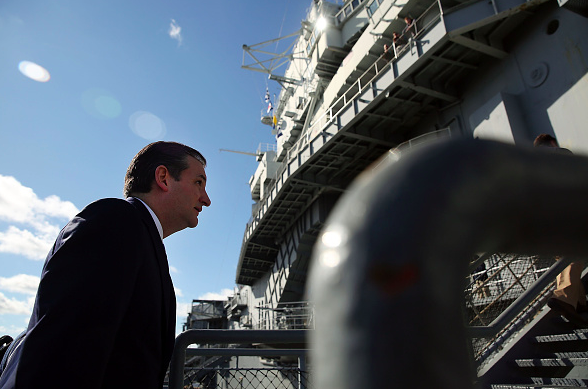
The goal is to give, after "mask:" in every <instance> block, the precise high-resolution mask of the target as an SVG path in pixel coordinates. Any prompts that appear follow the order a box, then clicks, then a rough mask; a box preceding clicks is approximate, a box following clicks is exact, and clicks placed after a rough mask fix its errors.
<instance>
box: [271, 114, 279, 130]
mask: <svg viewBox="0 0 588 389" xmlns="http://www.w3.org/2000/svg"><path fill="white" fill-rule="evenodd" d="M276 124H278V119H277V118H276V115H274V120H273V121H272V128H273V129H274V130H275V129H276Z"/></svg>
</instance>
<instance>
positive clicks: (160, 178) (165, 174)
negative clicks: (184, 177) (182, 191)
mask: <svg viewBox="0 0 588 389" xmlns="http://www.w3.org/2000/svg"><path fill="white" fill-rule="evenodd" d="M171 178H172V177H171V175H170V174H169V170H167V168H166V167H165V166H163V165H159V166H158V167H157V168H155V185H157V186H158V187H159V188H160V189H161V190H163V191H164V192H167V191H168V190H169V180H170V179H171Z"/></svg>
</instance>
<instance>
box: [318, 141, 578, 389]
mask: <svg viewBox="0 0 588 389" xmlns="http://www.w3.org/2000/svg"><path fill="white" fill-rule="evenodd" d="M466 161H467V162H466ZM587 176H588V159H587V158H585V157H579V156H572V155H563V154H557V153H553V152H551V153H550V152H546V151H539V150H535V149H531V148H525V147H516V146H512V145H507V144H502V143H498V142H491V141H480V140H472V139H469V140H465V139H462V140H457V141H450V142H441V143H439V144H437V145H431V146H429V147H427V148H426V149H425V148H420V149H419V150H417V151H415V152H414V153H411V155H409V156H407V157H403V158H402V159H401V160H400V161H398V162H396V163H394V164H390V165H384V166H382V168H381V169H378V171H374V172H371V173H370V174H365V175H363V176H362V177H361V179H360V180H357V181H356V182H355V183H354V185H352V187H351V188H350V190H349V191H348V192H347V193H345V195H344V196H343V197H342V198H341V199H340V200H339V201H338V203H337V204H336V206H335V209H334V210H333V211H332V212H331V214H330V215H329V219H328V221H327V223H326V225H325V228H324V229H323V231H322V233H321V236H319V239H318V241H317V244H316V246H315V249H314V252H313V259H312V268H311V269H310V274H311V277H310V278H309V280H308V285H309V297H310V299H311V300H312V301H313V302H314V304H315V307H316V315H317V318H316V330H315V331H314V332H313V335H312V338H311V345H312V347H311V357H312V361H313V366H314V370H315V373H314V376H313V379H314V383H315V385H316V386H317V387H337V388H343V389H347V388H355V387H360V386H361V387H364V388H381V387H390V386H394V387H413V385H414V380H415V377H418V387H435V388H440V389H441V388H448V389H449V388H451V389H456V388H459V389H466V388H468V389H469V388H472V387H473V384H472V382H474V375H475V369H474V367H475V364H474V363H473V361H472V359H471V354H470V351H471V349H468V346H467V345H468V339H469V336H475V337H495V336H502V335H500V333H501V332H503V331H504V329H506V328H508V327H510V323H512V322H513V320H514V322H516V321H519V319H521V320H523V318H522V316H525V314H524V312H525V311H526V309H523V307H527V306H533V305H536V304H537V305H540V303H537V297H538V296H542V295H543V290H544V289H545V288H549V287H550V286H551V285H552V282H553V279H554V278H555V276H556V275H557V274H558V273H559V272H561V270H562V269H563V268H564V267H565V266H566V265H567V264H568V263H569V262H570V261H571V260H572V258H582V257H588V245H587V244H586V238H585V233H584V231H585V225H584V224H585V220H586V219H588V207H587V206H586V204H585V199H586V197H588V181H587V180H586V177H587ZM356 209H359V210H360V212H355V213H354V214H352V215H350V210H356ZM480 251H481V252H495V253H496V252H507V253H536V254H537V255H541V256H542V257H543V258H545V259H544V260H541V257H539V259H536V258H534V257H524V258H523V257H521V256H518V257H517V256H513V257H512V258H511V259H508V260H505V259H500V258H496V259H492V260H491V261H489V260H490V259H491V258H490V259H486V258H485V259H484V260H485V261H486V265H487V269H486V270H488V268H490V270H491V273H489V274H486V275H487V276H488V279H487V280H488V282H492V281H498V280H499V276H498V275H496V276H495V275H494V274H499V275H500V279H504V280H505V281H508V282H509V284H510V285H511V286H510V287H506V286H505V287H504V289H496V290H494V291H493V290H490V291H489V292H490V294H495V295H496V296H502V297H501V298H499V300H500V299H503V300H514V301H513V302H512V303H510V304H508V308H506V309H504V310H503V309H500V310H498V311H497V312H496V314H495V315H494V316H496V318H495V319H491V322H490V324H487V325H485V326H476V327H474V328H472V329H471V331H466V328H465V326H464V324H463V310H462V308H463V296H464V289H463V286H464V278H463V277H464V275H466V274H471V273H474V274H475V275H476V276H479V275H480V273H481V272H483V270H476V268H477V265H479V263H474V264H472V266H471V267H469V262H471V260H472V258H473V254H474V253H476V252H480ZM553 256H561V257H563V258H566V257H569V258H568V259H567V260H566V259H560V260H559V261H557V262H556V263H555V264H553V265H552V266H550V269H549V270H547V271H545V272H543V270H544V269H545V266H544V264H545V265H546V264H547V263H548V262H549V258H550V257H553ZM574 260H575V259H574ZM515 264H516V267H515ZM536 270H538V272H537V274H539V273H540V272H543V274H542V275H541V276H539V277H538V278H537V277H535V276H534V275H532V274H534V273H535V271H536ZM497 272H498V273H497ZM531 279H535V281H534V282H533V283H532V284H530V280H531ZM528 281H529V282H528ZM525 284H527V285H529V284H530V285H532V286H530V287H527V286H525V287H523V286H524V285H525ZM481 286H483V283H482V285H481ZM487 286H488V285H487ZM521 292H522V293H521ZM474 293H484V289H479V288H477V289H476V290H475V291H474ZM517 295H518V297H516V296H517ZM515 297H516V298H515ZM485 321H490V320H485ZM474 324H475V323H474ZM493 344H494V342H493ZM391 350H401V351H400V352H398V353H394V352H391ZM391 380H393V381H391Z"/></svg>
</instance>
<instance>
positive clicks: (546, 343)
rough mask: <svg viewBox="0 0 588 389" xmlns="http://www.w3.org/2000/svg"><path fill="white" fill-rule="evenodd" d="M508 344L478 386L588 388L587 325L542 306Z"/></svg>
mask: <svg viewBox="0 0 588 389" xmlns="http://www.w3.org/2000/svg"><path fill="white" fill-rule="evenodd" d="M585 275H586V273H585ZM584 283H586V277H585V278H584ZM582 316H583V317H584V318H585V319H588V315H587V314H582ZM511 343H512V345H511V346H508V347H505V350H503V352H502V353H501V355H499V356H497V357H496V362H495V363H494V364H493V366H492V367H490V368H485V369H483V370H481V371H480V372H479V375H480V381H481V382H483V383H482V384H481V385H480V386H481V387H483V388H489V389H531V388H583V387H588V325H587V326H586V328H579V327H578V326H577V325H575V324H572V323H570V322H569V321H567V320H566V319H564V318H563V317H561V316H560V315H559V314H557V313H556V312H554V311H552V310H551V309H550V308H549V307H547V306H545V307H544V308H543V310H542V311H541V312H540V313H539V314H538V315H537V317H535V319H534V320H533V321H532V322H531V323H529V324H528V325H527V329H526V330H524V331H521V333H520V334H519V335H518V337H517V339H514V340H513V341H512V342H511Z"/></svg>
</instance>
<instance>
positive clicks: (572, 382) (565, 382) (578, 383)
mask: <svg viewBox="0 0 588 389" xmlns="http://www.w3.org/2000/svg"><path fill="white" fill-rule="evenodd" d="M531 380H533V384H539V385H560V386H563V387H566V386H568V387H577V388H587V387H588V380H584V379H580V378H540V377H532V378H531Z"/></svg>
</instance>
